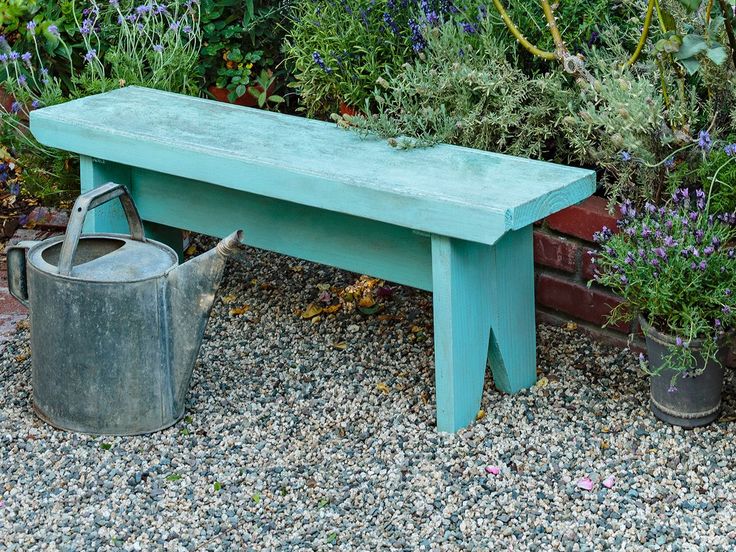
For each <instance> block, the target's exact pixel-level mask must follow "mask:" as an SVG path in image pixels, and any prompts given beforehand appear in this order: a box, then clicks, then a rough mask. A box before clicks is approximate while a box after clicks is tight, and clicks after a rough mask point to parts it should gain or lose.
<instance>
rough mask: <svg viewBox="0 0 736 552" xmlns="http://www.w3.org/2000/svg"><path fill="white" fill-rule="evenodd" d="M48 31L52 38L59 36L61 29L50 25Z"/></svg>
mask: <svg viewBox="0 0 736 552" xmlns="http://www.w3.org/2000/svg"><path fill="white" fill-rule="evenodd" d="M46 30H47V31H48V32H49V34H50V35H52V36H59V27H57V26H56V25H49V26H48V28H47V29H46Z"/></svg>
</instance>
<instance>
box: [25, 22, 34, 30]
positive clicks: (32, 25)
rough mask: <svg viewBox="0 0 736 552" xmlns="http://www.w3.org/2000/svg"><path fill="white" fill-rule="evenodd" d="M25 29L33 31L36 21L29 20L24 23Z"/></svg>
mask: <svg viewBox="0 0 736 552" xmlns="http://www.w3.org/2000/svg"><path fill="white" fill-rule="evenodd" d="M26 29H28V30H29V31H30V32H33V31H35V30H36V22H35V21H33V20H31V21H29V22H28V23H26Z"/></svg>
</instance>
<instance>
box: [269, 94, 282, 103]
mask: <svg viewBox="0 0 736 552" xmlns="http://www.w3.org/2000/svg"><path fill="white" fill-rule="evenodd" d="M268 101H269V102H273V103H282V102H283V101H284V98H282V97H281V96H279V95H278V94H274V95H273V96H269V97H268Z"/></svg>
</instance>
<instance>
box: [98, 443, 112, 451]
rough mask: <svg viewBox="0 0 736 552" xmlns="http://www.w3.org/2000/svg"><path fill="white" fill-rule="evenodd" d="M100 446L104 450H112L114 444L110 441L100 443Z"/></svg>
mask: <svg viewBox="0 0 736 552" xmlns="http://www.w3.org/2000/svg"><path fill="white" fill-rule="evenodd" d="M100 448H101V449H102V450H110V449H111V448H112V445H111V444H110V443H100Z"/></svg>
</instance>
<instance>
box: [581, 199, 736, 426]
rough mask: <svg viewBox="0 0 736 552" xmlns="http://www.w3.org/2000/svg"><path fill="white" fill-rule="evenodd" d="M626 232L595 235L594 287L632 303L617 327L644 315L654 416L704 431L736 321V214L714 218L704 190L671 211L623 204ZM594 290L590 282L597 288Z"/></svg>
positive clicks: (621, 311)
mask: <svg viewBox="0 0 736 552" xmlns="http://www.w3.org/2000/svg"><path fill="white" fill-rule="evenodd" d="M618 226H619V228H618V232H617V233H614V232H612V231H611V230H610V229H608V228H605V227H604V228H603V230H602V231H601V232H598V233H597V234H596V236H595V238H596V241H597V242H598V243H600V244H601V250H600V252H598V253H596V256H595V262H596V265H597V271H596V277H595V280H594V281H595V282H597V283H599V284H602V285H604V286H608V287H610V288H612V289H613V290H614V291H615V292H617V293H618V294H620V295H621V296H622V297H623V298H624V302H623V303H622V304H621V305H620V306H619V307H617V308H616V309H615V310H614V311H613V314H612V316H611V319H610V320H609V323H611V322H616V321H619V320H622V319H629V320H631V319H633V318H634V317H636V316H638V317H639V320H640V323H641V328H642V330H643V332H644V336H645V338H646V344H647V352H648V362H647V361H646V360H645V358H644V356H643V355H641V357H640V360H641V365H642V368H643V370H644V371H645V372H646V373H648V374H649V375H650V376H651V379H650V396H651V408H652V411H653V412H654V414H655V415H656V416H657V417H658V418H660V419H662V420H664V421H667V422H669V423H672V424H675V425H679V426H683V427H697V426H701V425H705V424H708V423H710V422H712V421H713V420H715V419H716V417H717V416H718V412H719V409H720V404H721V389H722V384H723V360H724V356H725V353H726V350H727V345H726V341H727V340H726V337H727V336H728V335H729V332H730V330H731V329H733V327H734V323H735V322H736V316H735V313H736V299H735V298H734V291H736V249H735V247H736V216H734V215H732V214H728V215H726V214H709V213H708V205H707V202H706V194H705V193H704V192H703V191H702V190H693V191H691V190H687V189H681V190H677V191H676V192H675V193H674V194H673V197H672V202H671V204H670V205H669V206H668V207H667V208H665V207H659V208H658V207H655V206H654V205H652V204H650V203H647V204H646V205H645V207H644V209H643V210H642V211H641V212H637V210H636V209H635V208H634V207H633V205H632V204H631V203H630V202H624V203H623V204H622V206H621V219H620V221H619V222H618ZM591 283H592V282H591Z"/></svg>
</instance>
